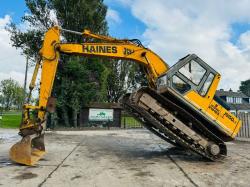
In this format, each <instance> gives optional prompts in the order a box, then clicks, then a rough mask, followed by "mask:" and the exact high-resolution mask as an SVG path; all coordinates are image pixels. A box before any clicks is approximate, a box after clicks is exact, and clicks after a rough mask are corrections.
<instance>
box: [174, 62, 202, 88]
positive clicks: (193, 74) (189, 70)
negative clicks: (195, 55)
mask: <svg viewBox="0 0 250 187" xmlns="http://www.w3.org/2000/svg"><path fill="white" fill-rule="evenodd" d="M179 72H180V73H181V74H182V75H184V76H185V77H186V78H187V79H189V80H190V81H192V82H193V83H194V84H196V85H199V83H200V82H201V79H202V77H203V76H204V75H205V73H206V70H205V68H203V67H202V66H201V65H200V64H199V63H198V62H196V61H194V60H191V61H190V62H189V63H187V64H186V65H184V66H183V67H182V68H180V69H179Z"/></svg>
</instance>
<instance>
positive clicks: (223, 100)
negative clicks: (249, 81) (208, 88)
mask: <svg viewBox="0 0 250 187" xmlns="http://www.w3.org/2000/svg"><path fill="white" fill-rule="evenodd" d="M215 95H216V96H217V97H219V98H220V101H219V103H220V104H221V105H222V106H224V108H226V109H228V110H229V111H230V112H231V113H234V114H236V113H242V112H243V113H250V97H248V96H246V95H245V94H244V93H242V92H239V91H238V92H234V91H232V90H231V89H230V90H229V91H225V90H223V89H220V90H217V91H216V94H215Z"/></svg>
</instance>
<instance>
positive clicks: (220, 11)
mask: <svg viewBox="0 0 250 187" xmlns="http://www.w3.org/2000/svg"><path fill="white" fill-rule="evenodd" d="M0 2H1V6H0V45H1V50H0V81H1V80H3V79H6V78H10V77H11V78H13V79H15V80H17V81H18V82H19V83H20V84H23V79H24V71H25V57H23V56H21V55H20V51H18V50H16V49H15V48H13V47H11V45H10V39H9V35H8V33H7V31H5V29H4V28H5V26H6V24H8V23H10V22H11V21H12V22H14V23H16V24H19V25H20V26H21V25H22V24H21V23H20V21H21V16H22V15H24V13H25V12H27V8H26V7H25V2H24V0H18V1H17V0H0ZM104 3H105V4H106V5H107V6H108V12H107V17H106V18H107V21H108V26H109V33H110V35H111V36H114V37H117V38H129V39H132V38H138V39H140V40H141V41H142V43H143V44H144V45H145V46H146V47H149V48H150V49H152V50H153V51H155V52H156V53H157V54H159V55H160V56H161V57H162V58H163V59H164V60H165V61H166V62H167V63H168V64H169V65H170V66H172V65H173V64H174V63H176V62H177V61H178V59H180V58H182V57H184V56H186V55H187V54H191V53H195V54H197V55H198V56H199V57H200V58H202V59H203V60H204V61H205V62H207V63H208V64H209V65H210V66H212V67H213V68H214V69H216V70H217V71H218V72H219V73H220V74H221V75H222V80H221V83H220V85H219V88H224V89H225V90H229V89H230V88H232V89H233V90H234V91H237V90H238V88H239V85H240V82H241V81H243V80H246V79H249V78H250V13H249V7H250V1H249V0H241V1H237V0H220V1H217V0H204V1H200V0H190V1H188V3H187V1H185V0H178V1H176V0H104ZM31 75H32V70H30V71H29V80H30V77H31Z"/></svg>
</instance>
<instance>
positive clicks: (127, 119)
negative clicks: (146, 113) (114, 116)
mask: <svg viewBox="0 0 250 187" xmlns="http://www.w3.org/2000/svg"><path fill="white" fill-rule="evenodd" d="M121 127H122V128H124V129H131V128H142V127H143V125H142V124H141V123H140V122H139V121H138V120H136V119H135V118H134V117H132V116H131V115H128V114H123V115H122V118H121Z"/></svg>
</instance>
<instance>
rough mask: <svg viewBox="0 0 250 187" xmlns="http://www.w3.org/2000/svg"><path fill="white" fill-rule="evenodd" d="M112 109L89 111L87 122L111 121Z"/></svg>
mask: <svg viewBox="0 0 250 187" xmlns="http://www.w3.org/2000/svg"><path fill="white" fill-rule="evenodd" d="M113 113H114V110H113V109H97V108H90V109H89V120H90V121H113Z"/></svg>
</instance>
